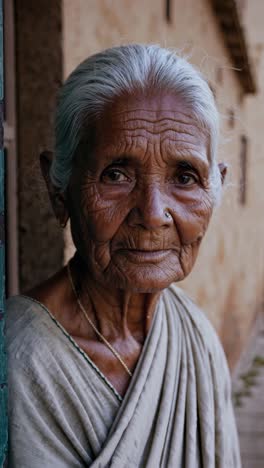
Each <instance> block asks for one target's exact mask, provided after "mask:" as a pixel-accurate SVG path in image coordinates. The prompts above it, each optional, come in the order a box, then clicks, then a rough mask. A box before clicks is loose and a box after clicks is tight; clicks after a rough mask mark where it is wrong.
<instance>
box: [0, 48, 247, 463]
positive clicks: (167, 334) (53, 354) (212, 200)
mask: <svg viewBox="0 0 264 468" xmlns="http://www.w3.org/2000/svg"><path fill="white" fill-rule="evenodd" d="M217 136H218V113H217V110H216V106H215V102H214V98H213V95H212V93H211V91H210V88H209V86H208V85H207V83H206V81H205V80H204V78H203V77H202V76H201V75H200V74H199V73H198V72H197V71H196V70H195V69H194V68H193V67H192V66H191V65H190V64H189V63H188V62H186V60H184V59H183V58H181V57H179V56H177V55H176V54H175V53H174V52H172V51H170V50H166V49H163V48H160V47H158V46H152V45H128V46H123V47H116V48H113V49H108V50H105V51H103V52H101V53H99V54H96V55H93V56H92V57H89V58H88V59H87V60H85V61H84V62H83V63H81V64H80V65H79V66H78V67H77V68H76V70H74V71H73V73H72V74H71V75H70V77H69V78H68V79H67V81H66V82H65V84H64V86H63V87H62V89H61V92H60V96H59V102H58V109H57V117H56V147H55V152H54V156H52V154H51V153H44V154H42V155H41V167H42V172H43V175H44V178H45V180H46V183H47V186H48V190H49V194H50V199H51V203H52V206H53V209H54V213H55V216H56V217H57V219H58V221H59V223H60V224H61V225H62V226H63V227H64V226H65V225H66V223H67V221H68V220H69V219H70V221H71V232H72V237H73V241H74V244H75V247H76V254H75V255H74V257H73V258H72V259H71V261H70V262H69V263H68V265H67V267H65V268H62V269H61V270H60V271H59V272H57V273H56V274H55V275H54V276H53V277H52V278H49V279H48V280H47V281H46V282H45V283H43V284H41V285H39V286H37V287H35V288H34V289H33V290H31V291H29V292H27V293H25V295H20V296H16V297H13V298H11V299H9V301H8V326H7V341H8V352H9V368H10V371H9V379H10V380H9V382H10V397H9V402H10V410H9V418H10V458H9V461H10V466H11V467H15V468H42V467H43V468H44V467H45V468H48V467H49V468H50V467H56V468H62V467H71V468H73V467H85V466H92V467H93V468H99V467H107V466H111V467H114V468H121V467H126V468H127V467H148V468H156V467H175V468H180V467H186V468H196V467H203V468H213V467H219V468H220V467H221V468H232V467H234V468H238V467H239V466H240V460H239V450H238V442H237V434H236V428H235V423H234V417H233V409H232V403H231V395H230V379H229V373H228V369H227V364H226V360H225V357H224V353H223V350H222V348H221V345H220V343H219V341H218V339H217V336H216V334H215V332H214V331H213V329H212V327H211V326H210V324H209V322H208V320H207V319H206V317H205V316H204V315H203V313H202V312H201V311H200V310H199V309H198V308H197V307H196V306H195V304H194V303H193V302H192V301H191V300H190V299H189V298H188V297H187V296H186V295H185V294H184V293H183V292H182V291H181V290H179V289H178V288H177V287H176V286H175V285H174V283H175V282H177V281H180V280H182V279H184V278H185V277H186V276H187V275H188V274H189V272H190V271H191V269H192V268H193V265H194V262H195V259H196V256H197V253H198V250H199V246H200V244H201V241H202V239H203V236H204V234H205V232H206V229H207V226H208V223H209V220H210V217H211V214H212V211H213V207H214V205H215V204H216V202H217V200H218V199H219V195H220V191H221V182H223V180H224V176H225V172H226V167H225V165H223V164H220V165H217V163H216V146H217ZM47 249H48V245H47Z"/></svg>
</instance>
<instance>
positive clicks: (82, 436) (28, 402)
mask: <svg viewBox="0 0 264 468" xmlns="http://www.w3.org/2000/svg"><path fill="white" fill-rule="evenodd" d="M7 318H8V319H7V344H8V354H9V423H10V439H9V444H10V446H9V466H10V468H48V467H49V468H51V467H52V468H53V467H54V468H63V467H64V468H65V467H70V468H75V467H76V468H77V467H86V466H91V467H92V468H105V467H113V468H121V467H122V468H124V467H125V468H130V467H147V468H158V467H164V468H165V467H173V468H182V467H183V468H198V467H199V468H240V456H239V446H238V439H237V431H236V426H235V421H234V415H233V408H232V402H231V388H230V378H229V372H228V368H227V364H226V359H225V356H224V353H223V350H222V347H221V345H220V342H219V340H218V338H217V336H216V333H215V332H214V330H213V328H212V326H211V325H210V323H209V322H208V320H207V319H206V317H205V316H204V314H203V313H202V312H201V311H200V310H199V309H198V308H197V306H196V305H195V304H194V303H193V302H192V301H191V300H190V299H189V298H188V297H187V296H186V295H185V294H184V293H183V292H182V291H181V290H180V289H178V288H177V287H175V286H174V285H172V286H170V287H169V288H168V289H167V290H165V291H164V292H163V293H162V295H161V298H160V300H159V303H158V305H157V308H156V311H155V316H154V319H153V322H152V326H151V329H150V331H149V334H148V336H147V339H146V341H145V343H144V347H143V350H142V353H141V356H140V359H139V361H138V364H137V367H136V370H135V372H134V374H133V377H132V379H131V382H130V385H129V388H128V390H127V392H126V395H125V397H124V398H122V397H121V396H120V395H119V394H118V392H117V391H116V390H115V389H114V388H113V386H112V385H111V383H110V382H109V381H108V380H107V378H106V377H105V376H104V375H103V374H102V373H101V372H100V370H99V369H98V368H97V367H96V366H95V364H94V363H93V362H92V360H91V359H90V358H89V357H88V356H87V355H86V354H85V353H84V352H83V351H82V350H81V349H80V348H79V347H78V345H77V344H76V343H75V342H74V340H73V339H72V338H71V337H70V336H69V335H68V333H67V332H66V331H65V330H64V329H63V328H62V327H61V325H60V324H59V323H58V322H57V321H56V320H55V319H54V317H53V316H52V315H51V313H50V312H49V311H48V310H47V309H46V308H45V307H44V306H43V305H42V304H40V303H38V302H37V301H34V300H33V299H31V298H28V297H25V296H15V297H13V298H10V299H9V300H8V301H7Z"/></svg>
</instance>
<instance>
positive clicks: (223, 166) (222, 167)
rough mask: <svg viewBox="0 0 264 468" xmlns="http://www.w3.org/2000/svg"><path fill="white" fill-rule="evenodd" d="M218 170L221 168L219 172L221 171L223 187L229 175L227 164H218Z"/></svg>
mask: <svg viewBox="0 0 264 468" xmlns="http://www.w3.org/2000/svg"><path fill="white" fill-rule="evenodd" d="M218 168H219V171H220V174H221V182H222V185H223V184H224V181H225V178H226V174H227V164H225V163H222V162H221V163H219V164H218Z"/></svg>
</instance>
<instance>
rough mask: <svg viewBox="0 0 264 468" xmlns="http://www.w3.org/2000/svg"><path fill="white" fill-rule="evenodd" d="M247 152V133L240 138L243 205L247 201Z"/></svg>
mask: <svg viewBox="0 0 264 468" xmlns="http://www.w3.org/2000/svg"><path fill="white" fill-rule="evenodd" d="M247 153H248V140H247V137H246V136H245V135H242V136H241V139H240V184H239V201H240V203H241V205H245V204H246V201H247Z"/></svg>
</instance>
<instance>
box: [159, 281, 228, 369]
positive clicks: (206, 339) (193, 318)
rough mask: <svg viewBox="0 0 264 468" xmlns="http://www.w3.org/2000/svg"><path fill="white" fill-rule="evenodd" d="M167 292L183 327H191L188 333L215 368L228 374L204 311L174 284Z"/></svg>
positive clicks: (223, 355)
mask: <svg viewBox="0 0 264 468" xmlns="http://www.w3.org/2000/svg"><path fill="white" fill-rule="evenodd" d="M168 292H169V294H170V295H171V297H172V300H173V302H174V304H175V308H177V311H178V313H179V315H180V318H181V321H182V323H183V324H184V326H185V327H189V328H191V330H190V333H194V334H195V335H196V340H197V339H198V340H199V342H200V346H201V349H204V350H206V351H207V353H208V354H209V355H210V357H211V358H212V359H213V361H214V363H215V366H216V367H217V368H221V369H223V368H224V369H225V370H226V373H227V374H229V371H228V368H227V362H226V357H225V353H224V350H223V347H222V344H221V342H220V339H219V337H218V335H217V333H216V330H215V329H214V327H213V325H212V324H211V322H210V321H209V319H208V318H207V317H206V315H205V313H204V312H203V311H202V310H201V309H200V308H199V306H198V305H197V304H195V302H194V301H193V300H192V299H191V298H190V297H189V296H188V294H186V293H185V292H184V291H183V290H182V289H180V288H179V287H177V286H175V285H174V284H173V285H171V286H170V287H169V289H168Z"/></svg>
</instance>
